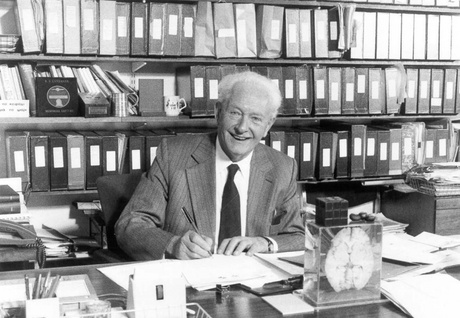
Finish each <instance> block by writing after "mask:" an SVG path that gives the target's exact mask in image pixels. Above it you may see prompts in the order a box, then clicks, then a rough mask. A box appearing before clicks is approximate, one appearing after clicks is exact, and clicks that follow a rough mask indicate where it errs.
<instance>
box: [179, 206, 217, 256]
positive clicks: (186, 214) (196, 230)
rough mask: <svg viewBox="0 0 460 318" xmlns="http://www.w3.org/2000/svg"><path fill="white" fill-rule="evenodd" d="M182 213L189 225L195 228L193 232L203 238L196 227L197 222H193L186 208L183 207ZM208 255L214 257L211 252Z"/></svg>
mask: <svg viewBox="0 0 460 318" xmlns="http://www.w3.org/2000/svg"><path fill="white" fill-rule="evenodd" d="M181 211H182V213H183V214H184V216H185V218H186V219H187V221H188V223H190V224H191V225H192V227H193V230H194V231H195V232H196V233H197V234H198V235H199V236H201V237H202V238H203V236H202V235H201V234H200V232H199V231H198V228H197V227H196V224H195V222H194V221H193V219H192V216H191V215H190V213H188V211H187V209H186V208H185V206H183V207H182V209H181ZM208 254H209V256H212V253H211V251H208Z"/></svg>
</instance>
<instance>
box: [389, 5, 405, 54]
mask: <svg viewBox="0 0 460 318" xmlns="http://www.w3.org/2000/svg"><path fill="white" fill-rule="evenodd" d="M389 24H390V25H389V37H388V58H389V59H390V60H400V59H401V45H402V41H401V37H402V33H401V30H402V15H401V13H390V18H389Z"/></svg>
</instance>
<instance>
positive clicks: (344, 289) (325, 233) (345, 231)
mask: <svg viewBox="0 0 460 318" xmlns="http://www.w3.org/2000/svg"><path fill="white" fill-rule="evenodd" d="M304 264H305V265H304V284H303V294H304V298H305V300H306V301H307V302H310V303H312V304H313V305H315V306H317V307H322V306H325V307H329V306H342V305H348V304H350V305H351V304H356V303H365V302H369V301H373V300H379V299H380V276H381V269H382V225H381V224H380V223H356V224H349V225H342V226H327V227H326V226H320V225H317V224H315V223H313V222H307V223H306V233H305V261H304Z"/></svg>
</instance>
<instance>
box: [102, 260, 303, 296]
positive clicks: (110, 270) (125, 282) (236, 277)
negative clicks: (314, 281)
mask: <svg viewBox="0 0 460 318" xmlns="http://www.w3.org/2000/svg"><path fill="white" fill-rule="evenodd" d="M297 253H298V252H297ZM271 255H273V256H272V257H274V258H277V256H276V255H283V253H281V254H271ZM283 263H286V262H283ZM166 267H167V268H168V269H172V270H174V271H177V272H180V273H182V274H183V276H184V278H185V279H186V281H187V286H193V287H194V288H196V289H198V290H205V289H209V288H214V287H215V286H216V284H233V283H238V282H244V284H245V285H247V286H249V287H251V288H255V287H260V286H262V285H263V284H265V283H267V282H271V281H276V280H280V279H286V278H288V277H290V276H293V275H291V274H289V273H288V272H286V271H284V270H281V269H280V268H278V267H276V266H274V265H272V264H269V263H267V262H265V261H263V260H261V259H260V258H259V257H249V256H246V255H241V256H225V255H213V256H212V257H210V258H204V259H200V260H158V261H149V262H136V263H128V264H122V265H114V266H107V267H101V268H98V270H99V271H100V272H101V273H103V274H104V275H105V276H107V277H108V278H109V279H111V280H112V281H114V282H115V283H116V284H118V285H119V286H121V287H122V288H124V289H126V290H128V286H129V276H130V275H132V274H134V272H135V271H136V270H139V271H140V270H148V271H156V272H162V271H164V269H165V268H166ZM297 272H298V273H299V274H301V273H303V269H301V272H300V271H299V270H297ZM297 272H296V273H297ZM296 275H297V274H296Z"/></svg>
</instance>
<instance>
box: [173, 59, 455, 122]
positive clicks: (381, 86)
mask: <svg viewBox="0 0 460 318" xmlns="http://www.w3.org/2000/svg"><path fill="white" fill-rule="evenodd" d="M249 69H251V70H252V71H254V72H257V73H259V74H262V75H264V76H267V77H268V78H270V79H272V80H273V81H274V82H275V83H276V84H277V85H278V87H279V89H280V91H281V93H282V96H283V104H282V107H281V109H280V111H279V114H280V115H288V116H292V115H305V116H311V115H314V116H324V115H326V116H327V115H353V116H356V115H385V114H408V115H418V114H456V113H458V112H459V111H460V84H459V83H460V81H459V76H460V72H458V70H457V69H455V68H447V69H438V68H437V69H434V68H433V69H430V68H420V69H418V68H407V69H404V68H403V67H402V66H400V67H399V66H391V67H387V68H376V67H371V68H368V67H324V66H319V67H310V66H306V65H303V66H252V67H248V66H242V65H239V66H235V65H222V66H203V65H195V66H191V67H190V70H189V71H190V73H188V69H187V70H185V71H184V72H183V71H181V70H179V71H178V72H177V73H176V79H177V88H178V93H179V95H180V96H186V97H187V98H186V99H189V98H190V101H191V108H192V116H194V117H200V116H202V117H204V116H213V115H214V105H215V103H216V101H217V97H218V83H219V81H220V79H221V78H222V77H223V76H225V75H226V74H229V73H232V72H240V71H244V70H249ZM190 94H191V96H190ZM188 96H190V97H188Z"/></svg>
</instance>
